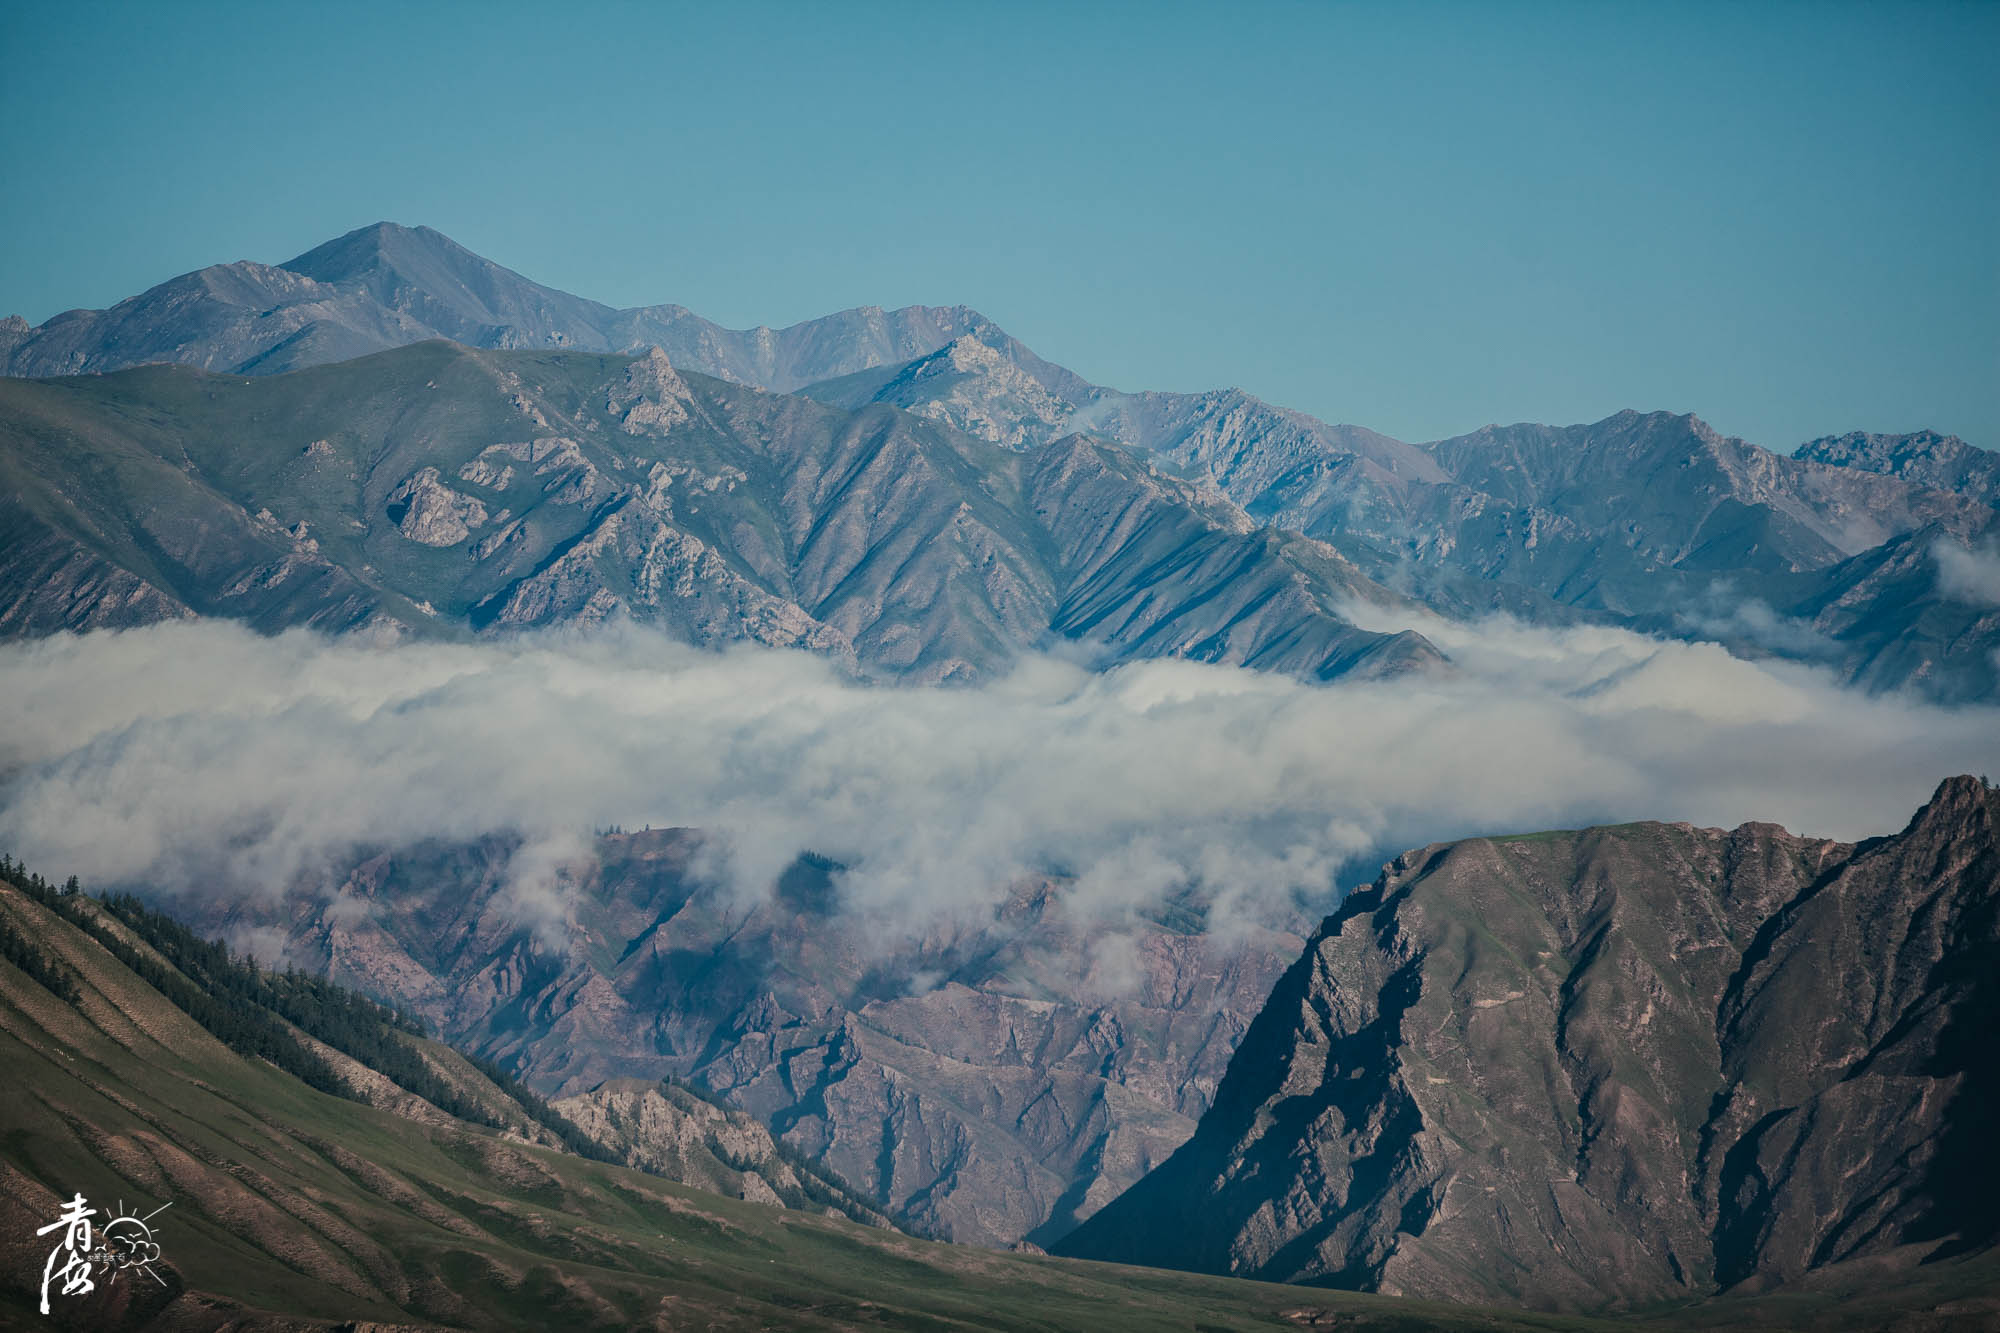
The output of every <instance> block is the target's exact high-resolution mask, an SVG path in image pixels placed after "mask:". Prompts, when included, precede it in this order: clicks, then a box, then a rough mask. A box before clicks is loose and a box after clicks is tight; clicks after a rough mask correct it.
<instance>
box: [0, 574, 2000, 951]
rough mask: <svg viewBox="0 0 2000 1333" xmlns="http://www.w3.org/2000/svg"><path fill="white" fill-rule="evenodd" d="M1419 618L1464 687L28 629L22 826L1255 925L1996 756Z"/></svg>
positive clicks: (1843, 709)
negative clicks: (581, 861)
mask: <svg viewBox="0 0 2000 1333" xmlns="http://www.w3.org/2000/svg"><path fill="white" fill-rule="evenodd" d="M1377 614H1380V613H1377ZM1417 628H1420V629H1422V630H1423V631H1424V632H1425V633H1426V634H1429V635H1430V636H1431V637H1433V638H1434V639H1435V640H1436V641H1438V642H1439V644H1440V646H1442V647H1443V648H1444V649H1445V650H1446V651H1447V652H1448V653H1449V654H1451V656H1452V657H1453V659H1454V661H1455V662H1456V663H1457V664H1458V666H1459V668H1460V669H1459V671H1458V672H1457V674H1456V675H1454V676H1452V677H1449V678H1409V679H1403V680H1395V681H1384V682H1374V683H1356V684H1334V685H1330V686H1313V685H1306V684H1302V683H1299V682H1296V681H1293V680H1290V679H1287V678H1284V677H1278V676H1272V675H1266V674H1261V673H1257V672H1251V671H1243V670H1237V669H1232V668H1225V667H1212V666H1202V665H1197V664H1192V663H1184V662H1150V663H1142V664H1137V665H1131V666H1125V667H1120V668H1118V669H1116V670H1112V671H1109V672H1104V673H1101V674H1094V673H1091V672H1088V671H1086V670H1084V669H1082V668H1080V667H1077V666H1074V665H1071V664H1067V663H1063V662H1060V661H1056V660H1053V659H1048V658H1037V659H1032V660H1029V661H1027V662H1024V663H1023V664H1022V665H1021V666H1020V668H1019V669H1018V670H1017V671H1015V672H1014V673H1013V674H1012V675H1010V676H1008V677H1006V678H1005V679H1002V680H999V681H996V682H994V683H992V684H990V685H987V686H984V687H981V688H977V689H924V690H913V689H882V688H870V687H866V686H861V685H857V684H854V683H852V682H850V681H848V680H845V679H843V678H841V677H840V676H839V675H838V674H837V673H836V672H835V671H834V670H833V669H832V668H830V667H829V666H828V665H827V664H826V663H824V662H822V661H820V660H819V659H816V658H813V657H810V656H806V655H801V654H794V653H782V652H773V651H767V650H761V649H751V648H739V649H733V650H730V651H727V652H720V653H716V652H707V651H702V650H697V649H693V648H689V647H686V646H684V645H681V644H677V643H674V642H672V641H670V640H667V639H665V638H662V637H659V636H657V635H654V634H651V633H648V632H645V631H642V630H637V629H631V628H625V629H618V630H612V631H606V632H601V633H597V634H593V635H590V636H574V635H553V634H552V635H544V636H530V637H525V638H521V639H517V640H511V641H505V642H487V643H478V644H455V645H450V644H448V645H437V644H431V645H407V644H406V645H402V646H396V647H383V646H378V645H370V644H366V643H362V642H359V641H355V640H329V639H326V638H323V637H319V636H315V635H312V634H307V633H303V632H291V633H286V634H283V635H280V636H278V637H275V638H267V637H260V636H257V635H255V634H252V633H250V632H248V631H246V630H244V629H241V628H239V627H237V626H234V625H230V624H226V623H219V622H202V623H183V624H173V625H162V626H156V627H152V628H148V629H141V630H132V631H126V632H121V633H96V634H91V635H87V636H84V637H80V638H79V637H72V636H63V637H58V638H55V639H49V640H43V641H40V642H35V643H28V644H15V645H10V646H7V647H5V648H3V649H0V691H4V697H5V698H6V699H8V700H9V701H10V703H9V714H10V717H9V722H8V725H7V727H6V729H5V734H4V737H0V773H4V774H5V775H6V776H5V778H4V780H0V847H4V848H6V849H8V850H10V851H12V852H13V854H14V855H16V856H17V857H20V858H23V859H25V860H26V861H27V862H28V863H30V864H31V865H33V866H34V867H35V868H37V869H40V870H42V871H43V873H45V874H51V875H57V876H63V875H68V874H71V873H75V874H78V875H80V876H82V878H83V879H84V880H85V881H86V882H87V883H90V884H93V885H115V884H149V885H153V886H156V887H158V888H161V889H164V890H169V891H194V892H204V893H235V894H254V893H259V892H272V893H275V892H277V891H280V890H284V889H289V888H294V887H296V886H297V885H298V884H300V883H301V882H306V883H310V882H311V881H312V878H313V877H314V876H315V875H319V874H322V873H324V871H325V870H326V869H327V868H328V867H330V866H332V865H335V864H338V863H341V862H342V861H343V859H344V858H348V857H350V856H351V854H352V852H353V851H354V849H356V848H364V847H367V848H384V847H394V846H397V845H400V844H407V843H411V842H415V841H417V840H419V839H423V838H444V839H469V838H473V837H477V836H480V835H483V834H486V833H489V832H495V831H501V830H506V831H512V832H515V833H518V834H519V835H520V836H521V837H522V838H523V839H524V841H523V844H522V851H521V853H520V854H519V857H518V858H517V863H518V871H519V879H520V884H521V889H520V893H521V895H522V898H523V912H524V914H525V915H529V916H532V915H533V912H534V910H535V908H536V903H535V901H534V900H535V896H536V894H537V893H545V892H547V891H548V886H549V885H550V884H552V883H554V882H555V878H556V876H555V867H557V866H559V865H561V864H562V863H564V861H565V860H570V859H574V858H575V857H577V856H580V855H583V854H584V852H585V849H586V848H587V847H588V840H589V834H590V831H591V830H592V829H593V828H598V827H602V826H605V825H611V824H617V825H622V826H624V827H626V828H636V827H639V826H640V825H643V824H652V825H654V826H662V825H684V826H697V827H701V828H704V829H709V830H714V831H717V832H718V833H720V834H722V835H724V837H723V838H722V839H721V840H720V842H721V843H722V845H726V847H727V849H728V851H727V855H726V858H724V861H723V863H722V864H721V868H720V869H719V871H718V874H719V875H720V877H721V878H722V879H723V880H724V881H725V882H726V883H733V884H734V886H735V887H736V888H737V889H739V890H740V891H742V892H745V893H751V894H762V893H764V892H767V891H768V886H769V885H770V883H771V882H772V879H773V877H774V876H775V874H776V873H777V871H778V870H779V869H780V868H781V867H782V866H783V865H784V864H785V863H786V862H788V861H789V860H790V859H791V858H792V857H793V856H794V855H795V854H796V853H798V852H800V851H801V850H806V849H811V850H815V851H819V852H822V853H825V854H827V855H830V856H832V857H834V858H836V859H838V860H840V861H841V862H843V863H845V864H846V865H848V866H849V867H851V869H850V871H849V872H848V874H847V875H846V876H845V877H844V879H843V883H842V898H843V901H844V902H845V903H846V904H848V905H849V906H850V907H851V908H854V909H857V910H863V911H870V912H874V913H877V914H880V915H882V916H884V917H885V918H887V919H891V920H900V921H903V922H905V923H907V924H910V925H912V926H914V925H915V924H917V922H918V921H919V920H920V919H927V918H929V917H930V916H932V915H933V914H935V913H940V912H946V913H950V912H960V911H968V910H977V909H979V908H981V907H983V906H984V905H986V904H989V903H991V902H992V901H994V900H995V899H996V898H997V897H998V896H999V895H1001V894H1002V893H1004V892H1005V891H1006V889H1007V888H1008V886H1009V884H1010V882H1014V881H1017V880H1018V879H1019V877H1021V876H1022V875H1024V874H1029V873H1037V872H1046V871H1050V870H1055V871H1061V872H1063V873H1067V874H1071V875H1074V876H1075V877H1076V889H1075V895H1074V899H1073V900H1074V901H1075V902H1077V903H1078V904H1080V905H1082V906H1085V907H1095V908H1097V909H1100V910H1102V911H1105V912H1107V913H1117V912H1121V911H1124V910H1127V909H1131V908H1134V907H1137V906H1141V905H1144V904H1145V903H1148V902H1150V901H1152V900H1155V899H1157V898H1159V897H1160V896H1162V895H1164V894H1167V893H1171V892H1173V891H1175V890H1177V889H1179V888H1181V887H1182V886H1184V885H1187V884H1189V883H1196V884H1198V885H1199V886H1200V887H1201V888H1202V890H1203V891H1204V892H1205V893H1207V894H1208V895H1211V896H1213V897H1214V898H1216V899H1217V900H1219V902H1220V903H1221V905H1222V907H1223V909H1224V912H1223V916H1224V919H1227V917H1228V916H1229V915H1230V913H1231V912H1232V911H1233V910H1243V911H1248V912H1252V913H1254V914H1260V915H1261V914H1262V912H1263V909H1266V908H1273V909H1275V908H1276V907H1277V906H1278V905H1280V904H1282V903H1284V902H1287V901H1289V900H1290V896H1291V895H1292V894H1294V893H1295V892H1303V893H1306V894H1309V895H1313V896H1316V897H1319V896H1324V895H1326V894H1328V893H1329V892H1330V891H1331V890H1333V889H1334V888H1336V887H1341V886H1344V885H1346V884H1349V883H1352V882H1355V881H1358V880H1361V879H1365V878H1368V877H1369V876H1370V875H1372V873H1373V870H1374V866H1373V864H1372V863H1370V862H1368V861H1365V860H1363V859H1362V858H1365V857H1368V856H1370V855H1371V854H1379V853H1382V852H1384V851H1394V850H1397V849H1400V848H1402V847H1405V846H1412V845H1419V844H1422V843H1424V842H1428V841H1432V840H1437V839H1443V838H1449V837H1458V836H1464V835H1468V834H1475V833H1481V832H1500V831H1510V830H1519V831H1525V830H1534V829H1541V828H1550V827H1575V826H1578V825H1582V824H1586V823H1594V822H1605V821H1623V820H1632V819H1642V818H1657V819H1667V820H1689V821H1693V822H1696V823H1701V824H1711V825H1724V826H1728V825H1733V824H1736V823H1739V822H1741V821H1744V820H1748V819H1762V820H1771V821H1775V822H1780V823H1783V824H1786V825H1787V826H1788V827H1790V828H1792V829H1793V830H1794V831H1798V832H1804V833H1812V834H1823V835H1830V836H1838V837H1845V838H1855V837H1861V836H1866V835H1872V834H1877V833H1883V832H1888V831H1892V830H1894V829H1895V828H1897V827H1900V826H1901V824H1902V823H1903V821H1904V820H1905V819H1906V818H1907V817H1908V815H1909V813H1910V811H1911V810H1913V809H1914V808H1915V807H1916V806H1917V805H1918V804H1920V803H1921V802H1922V800H1923V799H1924V798H1925V797H1926V796H1927V795H1928V794H1929V793H1930V791H1931V789H1932V787H1933V786H1934V784H1935V783H1936V782H1937V780H1938V779H1939V778H1941V777H1943V776H1945V775H1947V774H1950V773H1955V772H1961V771H1973V772H1977V771H1979V766H1980V764H1981V763H1982V761H1985V762H1988V763H1990V760H1991V758H1992V756H1994V755H1995V754H2000V709H1993V708H1957V709H1945V708H1939V707H1935V706H1930V705H1925V704H1921V703H1917V702H1913V701H1910V700H1906V699H1898V698H1871V697H1867V696H1864V695H1860V694H1857V693H1854V692H1851V691H1848V690H1845V689H1842V688H1840V687H1838V686H1837V685H1835V684H1834V683H1833V682H1832V681H1831V679H1830V678H1828V677H1826V676H1824V675H1821V674H1818V673H1816V672H1814V671H1812V670H1810V669H1806V668H1801V667H1797V666H1792V665H1785V664H1773V663H1756V664H1753V663H1748V662H1744V661H1740V660H1738V659H1735V658H1732V657H1730V656H1729V655H1728V654H1726V653H1725V652H1723V651H1722V650H1721V649H1719V648H1717V647H1714V646H1712V645H1700V644H1686V643H1678V642H1660V641H1655V640H1651V639H1646V638H1643V637H1640V636H1637V635H1633V634H1630V633H1626V632H1623V631H1619V630H1611V629H1598V628H1586V629H1574V630H1566V631H1557V632H1549V631H1542V630H1532V629H1527V628H1523V627H1520V626H1517V625H1513V624H1511V623H1508V622H1504V621H1497V622H1491V623H1487V624H1484V625H1479V626H1462V625H1454V624H1451V623H1449V622H1444V621H1432V620H1428V619H1427V620H1425V621H1424V623H1422V624H1420V625H1418V626H1417ZM544 905H546V904H544Z"/></svg>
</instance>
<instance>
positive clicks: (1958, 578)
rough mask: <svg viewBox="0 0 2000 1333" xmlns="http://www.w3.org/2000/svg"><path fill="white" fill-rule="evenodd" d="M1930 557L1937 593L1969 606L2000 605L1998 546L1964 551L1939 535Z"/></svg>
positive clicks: (1999, 552) (1961, 547)
mask: <svg viewBox="0 0 2000 1333" xmlns="http://www.w3.org/2000/svg"><path fill="white" fill-rule="evenodd" d="M1931 559H1932V560H1935V561H1936V562H1937V567H1938V591H1939V592H1940V593H1942V594H1944V595H1945V596H1946V597H1949V598H1951V599H1952V600H1954V601H1959V602H1965V603H1967V604H1968V605H1971V606H2000V550H1995V549H1993V548H1991V547H1988V548H1987V549H1985V550H1980V551H1968V550H1967V549H1966V548H1964V547H1963V546H1960V545H1959V544H1958V543H1956V542H1953V541H1949V540H1946V539H1944V538H1939V539H1938V541H1937V542H1936V543H1935V544H1934V545H1933V546H1932V547H1931Z"/></svg>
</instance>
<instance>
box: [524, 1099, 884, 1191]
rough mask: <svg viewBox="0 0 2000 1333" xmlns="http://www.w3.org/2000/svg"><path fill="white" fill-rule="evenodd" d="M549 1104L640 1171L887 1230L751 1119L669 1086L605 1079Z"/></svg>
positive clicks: (600, 1144) (837, 1187)
mask: <svg viewBox="0 0 2000 1333" xmlns="http://www.w3.org/2000/svg"><path fill="white" fill-rule="evenodd" d="M551 1105H552V1106H554V1108H555V1109H556V1110H557V1111H559V1112H561V1113H562V1116H563V1118H564V1119H566V1120H568V1121H569V1122H570V1123H571V1124H572V1125H575V1126H576V1127H577V1128H578V1129H579V1130H581V1131H582V1132H583V1133H584V1134H585V1135H587V1136H588V1137H589V1138H591V1139H592V1140H594V1141H595V1142H596V1143H597V1144H598V1145H599V1146H600V1147H603V1148H606V1149H608V1150H610V1151H611V1152H613V1153H616V1154H617V1155H618V1156H619V1158H620V1159H622V1160H623V1161H624V1162H625V1164H626V1165H627V1166H635V1167H638V1168H639V1169H640V1170H641V1171H650V1172H652V1173H653V1174H654V1175H659V1176H665V1177H667V1178H668V1179H669V1180H677V1181H680V1182H681V1183H682V1184H686V1185H694V1186H696V1187H698V1188H701V1189H706V1190H712V1191H714V1192H715V1193H718V1194H728V1195H730V1196H732V1197H734V1198H739V1199H747V1200H748V1201H750V1202H751V1203H767V1204H771V1205H774V1206H777V1207H783V1208H805V1209H810V1210H812V1211H814V1212H824V1213H828V1214H830V1215H832V1216H836V1217H846V1218H850V1219H852V1220H854V1221H856V1222H865V1223H867V1224H869V1225H871V1226H886V1225H888V1219H887V1218H885V1217H883V1216H882V1215H881V1214H880V1213H878V1212H876V1211H875V1210H874V1209H872V1208H869V1207H868V1206H867V1205H866V1204H865V1203H863V1202H862V1201H861V1200H859V1199H857V1198H855V1197H854V1195H853V1194H852V1193H851V1192H850V1191H849V1190H848V1189H847V1188H846V1187H845V1186H843V1185H841V1184H840V1183H839V1182H837V1181H834V1180H831V1179H829V1178H827V1176H826V1175H825V1174H824V1173H823V1172H818V1171H815V1170H813V1169H812V1168H811V1167H810V1166H807V1165H806V1164H805V1162H804V1161H803V1160H802V1159H800V1158H798V1157H796V1156H795V1155H788V1154H787V1153H785V1152H784V1150H782V1149H781V1148H779V1146H778V1144H777V1142H776V1141H775V1140H773V1139H772V1137H771V1134H770V1131H769V1130H767V1129H765V1128H764V1126H763V1125H761V1124H759V1123H758V1122H757V1120H756V1119H755V1118H754V1117H752V1116H748V1115H745V1114H744V1113H743V1112H741V1111H730V1110H726V1109H724V1108H723V1107H721V1106H718V1105H716V1104H715V1103H714V1102H712V1101H708V1100H706V1099H704V1098H702V1097H699V1096H697V1095H696V1094H694V1093H693V1092H691V1091H689V1090H688V1089H687V1088H684V1087H681V1086H679V1085H678V1084H675V1083H673V1082H671V1081H667V1080H659V1081H648V1080H645V1079H630V1078H621V1079H607V1080H606V1081H605V1082H603V1083H600V1084H598V1085H597V1086H596V1087H594V1088H592V1089H591V1090H590V1091H588V1092H583V1093H578V1094H576V1095H575V1096H572V1097H564V1098H562V1099H560V1100H559V1101H556V1102H553V1103H551Z"/></svg>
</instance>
